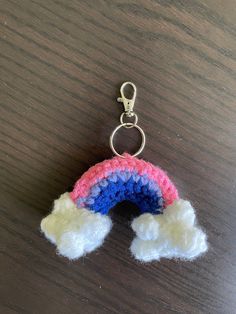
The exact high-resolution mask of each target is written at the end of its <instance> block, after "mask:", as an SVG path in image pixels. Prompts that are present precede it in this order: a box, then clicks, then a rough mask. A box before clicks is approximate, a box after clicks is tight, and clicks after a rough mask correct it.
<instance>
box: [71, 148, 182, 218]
mask: <svg viewBox="0 0 236 314" xmlns="http://www.w3.org/2000/svg"><path fill="white" fill-rule="evenodd" d="M124 157H125V158H121V157H114V158H112V159H110V160H105V161H103V162H101V163H98V164H96V165H95V166H93V167H91V168H90V169H89V170H88V171H87V172H85V173H84V175H82V177H81V178H80V179H79V180H78V181H77V183H76V184H75V187H74V190H73V192H71V193H70V196H71V199H72V200H73V201H74V202H75V203H76V205H77V206H78V207H85V208H88V209H90V210H92V211H94V212H99V213H101V214H108V212H109V209H110V208H112V207H114V206H115V205H116V204H117V203H120V202H122V201H125V200H126V201H131V202H133V203H135V204H136V205H137V206H139V208H140V210H141V213H153V214H159V213H160V212H162V210H163V208H164V207H166V206H168V205H170V204H172V203H173V201H174V200H176V199H178V192H177V189H176V188H175V186H174V185H173V183H172V182H171V181H170V179H169V178H168V176H167V175H166V174H165V172H164V171H163V170H161V169H160V168H158V167H155V166H153V165H152V164H151V163H149V162H146V161H144V160H141V159H138V158H134V157H132V156H131V155H129V154H127V153H126V154H124Z"/></svg>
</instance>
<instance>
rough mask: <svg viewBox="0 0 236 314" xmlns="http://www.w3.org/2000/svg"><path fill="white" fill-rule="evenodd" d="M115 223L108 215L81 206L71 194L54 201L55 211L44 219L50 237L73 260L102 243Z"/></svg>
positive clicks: (62, 253) (44, 231)
mask: <svg viewBox="0 0 236 314" xmlns="http://www.w3.org/2000/svg"><path fill="white" fill-rule="evenodd" d="M111 226H112V222H111V219H110V218H109V217H108V216H105V215H101V214H100V213H93V212H91V211H89V210H87V209H85V208H77V207H76V205H75V204H74V203H73V201H72V200H71V199H70V196H69V193H64V194H62V195H61V197H60V198H59V199H58V200H56V201H55V202H54V208H53V211H52V213H51V214H50V215H48V216H47V217H45V218H44V219H43V220H42V222H41V230H42V231H43V233H44V234H45V236H46V238H47V239H48V240H49V241H50V242H52V243H53V244H55V245H56V246H57V250H58V252H59V254H61V255H63V256H65V257H67V258H69V259H77V258H79V257H81V256H83V255H85V254H86V253H89V252H91V251H93V250H95V249H96V248H97V247H99V246H100V245H102V243H103V241H104V238H105V236H106V235H107V234H108V232H109V231H110V229H111Z"/></svg>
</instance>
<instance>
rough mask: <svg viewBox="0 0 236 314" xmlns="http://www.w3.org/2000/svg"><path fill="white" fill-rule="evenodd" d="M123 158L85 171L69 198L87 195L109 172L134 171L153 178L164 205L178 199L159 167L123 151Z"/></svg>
mask: <svg viewBox="0 0 236 314" xmlns="http://www.w3.org/2000/svg"><path fill="white" fill-rule="evenodd" d="M124 157H125V158H122V157H119V156H116V157H113V158H112V159H108V160H104V161H103V162H100V163H97V164H96V165H94V166H92V167H91V168H89V169H88V171H86V172H85V173H84V174H83V175H82V176H81V178H80V179H79V180H78V181H77V182H76V183H75V186H74V189H73V191H72V192H71V193H70V197H71V199H72V200H73V201H74V202H76V200H77V199H78V198H83V197H87V196H88V194H89V192H90V190H91V188H92V187H93V186H94V185H95V184H96V183H97V182H99V181H101V180H103V179H105V178H106V177H107V176H108V175H109V174H111V173H113V172H116V171H131V172H132V171H135V172H137V173H138V174H139V175H140V176H142V175H146V176H147V177H148V178H149V179H150V180H153V181H154V182H155V183H156V184H157V185H158V186H159V188H160V189H161V192H162V196H163V199H164V201H165V206H168V205H170V204H172V203H173V201H174V200H176V199H178V198H179V196H178V191H177V189H176V187H175V186H174V184H173V183H172V182H171V180H170V179H169V178H168V176H167V174H166V173H165V172H164V171H163V170H162V169H160V168H159V167H156V166H154V165H153V164H151V163H150V162H147V161H144V160H142V159H138V158H136V157H132V156H131V155H129V154H127V153H125V154H124Z"/></svg>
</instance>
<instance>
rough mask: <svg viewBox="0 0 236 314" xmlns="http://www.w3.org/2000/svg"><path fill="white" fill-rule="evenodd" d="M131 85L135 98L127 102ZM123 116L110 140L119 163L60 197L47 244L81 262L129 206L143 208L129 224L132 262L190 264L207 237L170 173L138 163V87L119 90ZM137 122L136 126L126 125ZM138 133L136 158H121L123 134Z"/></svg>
mask: <svg viewBox="0 0 236 314" xmlns="http://www.w3.org/2000/svg"><path fill="white" fill-rule="evenodd" d="M127 85H131V86H132V88H133V97H132V98H131V99H128V98H126V97H125V96H124V88H125V87H126V86H127ZM120 92H121V98H118V101H119V102H123V104H124V108H125V112H123V113H122V115H121V117H120V125H118V127H117V128H115V130H114V131H113V133H112V135H111V137H110V147H111V149H112V151H113V152H114V153H115V155H116V157H113V158H112V159H109V160H105V161H103V162H101V163H98V164H96V165H95V166H93V167H91V168H90V169H89V170H88V171H87V172H85V173H84V174H83V175H82V177H81V178H80V179H79V180H78V181H77V182H76V184H75V186H74V189H73V191H72V192H71V193H68V192H67V193H64V194H62V195H61V196H60V197H59V199H57V200H56V201H55V202H54V208H53V210H52V213H51V214H50V215H48V216H47V217H46V218H44V219H43V220H42V222H41V230H42V231H43V233H44V234H45V236H46V238H47V239H48V240H49V241H51V242H52V243H53V244H55V245H56V246H57V251H58V253H59V254H61V255H63V256H66V257H67V258H69V259H78V258H79V257H81V256H83V255H85V254H86V253H89V252H92V251H93V250H95V249H96V248H98V247H99V246H101V245H102V243H103V241H104V238H105V237H106V235H107V234H108V233H109V231H110V230H111V227H112V222H111V219H110V217H109V216H108V213H109V210H110V208H112V207H114V206H115V205H116V204H117V203H119V202H121V201H124V200H128V201H131V202H133V203H135V204H136V205H137V206H138V207H139V208H140V212H141V214H140V216H139V217H137V218H135V219H134V220H133V222H132V224H131V227H132V229H133V230H134V232H135V233H136V237H135V239H134V240H133V242H132V244H131V247H130V249H131V252H132V254H133V256H134V257H135V258H136V259H138V260H140V261H143V262H148V261H152V260H159V259H160V258H162V257H165V258H180V259H184V260H192V259H194V258H196V257H197V256H199V255H201V254H202V253H204V252H206V251H207V240H206V235H205V233H204V232H203V231H202V230H201V229H200V228H199V226H198V225H197V223H196V219H195V212H194V209H193V207H192V206H191V204H190V203H189V202H188V201H185V200H182V199H180V198H179V196H178V191H177V189H176V187H175V186H174V184H173V183H172V182H171V180H170V179H169V178H168V176H167V175H166V173H165V172H164V171H163V170H161V169H160V168H158V167H156V166H154V165H152V164H151V163H149V162H146V161H144V160H141V159H138V158H136V157H135V156H137V155H138V154H140V153H141V152H142V150H143V148H144V146H145V134H144V132H143V130H142V129H141V128H140V126H138V125H137V122H138V117H137V115H136V114H135V113H134V112H133V107H134V101H135V98H136V86H135V85H134V84H133V83H131V82H125V83H124V84H123V85H122V86H121V89H120ZM124 117H126V118H127V117H128V118H130V117H134V122H132V123H131V122H124ZM122 127H124V128H133V127H134V128H136V129H138V131H139V132H140V134H141V137H142V144H141V147H140V149H139V150H138V151H137V152H136V154H134V155H133V156H131V155H129V154H127V153H124V154H122V155H120V154H119V153H118V152H117V151H116V149H115V148H114V145H113V138H114V135H115V134H116V132H117V131H118V130H119V129H120V128H122Z"/></svg>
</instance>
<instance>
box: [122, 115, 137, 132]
mask: <svg viewBox="0 0 236 314" xmlns="http://www.w3.org/2000/svg"><path fill="white" fill-rule="evenodd" d="M124 116H127V114H126V112H123V113H122V114H121V115H120V124H127V123H132V124H135V125H136V124H137V123H138V116H137V114H136V113H134V114H133V116H132V117H134V122H124V120H123V119H124ZM124 127H125V128H126V129H131V128H133V126H124Z"/></svg>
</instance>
